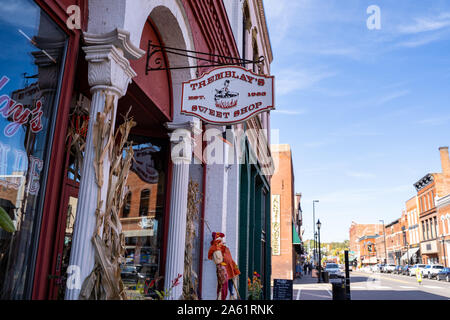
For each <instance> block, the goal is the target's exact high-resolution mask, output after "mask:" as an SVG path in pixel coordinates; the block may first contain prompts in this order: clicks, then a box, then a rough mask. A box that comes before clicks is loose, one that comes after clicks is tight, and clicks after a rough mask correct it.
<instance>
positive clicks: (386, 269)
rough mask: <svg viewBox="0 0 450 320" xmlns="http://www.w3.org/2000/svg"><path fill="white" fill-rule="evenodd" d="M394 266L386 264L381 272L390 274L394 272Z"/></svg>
mask: <svg viewBox="0 0 450 320" xmlns="http://www.w3.org/2000/svg"><path fill="white" fill-rule="evenodd" d="M395 267H396V266H395V264H387V265H385V266H384V269H383V272H384V273H392V272H393V271H394V270H395Z"/></svg>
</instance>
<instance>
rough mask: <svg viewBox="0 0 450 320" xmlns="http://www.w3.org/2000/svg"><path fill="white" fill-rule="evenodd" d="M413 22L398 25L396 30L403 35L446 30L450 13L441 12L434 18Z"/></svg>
mask: <svg viewBox="0 0 450 320" xmlns="http://www.w3.org/2000/svg"><path fill="white" fill-rule="evenodd" d="M414 20H415V23H414V24H410V25H400V26H398V28H397V30H398V31H399V32H400V33H404V34H416V33H423V32H429V31H436V30H440V29H443V28H447V27H449V26H450V12H443V13H440V14H439V16H435V17H425V18H423V17H422V18H415V19H414Z"/></svg>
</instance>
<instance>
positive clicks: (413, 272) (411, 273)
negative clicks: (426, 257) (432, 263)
mask: <svg viewBox="0 0 450 320" xmlns="http://www.w3.org/2000/svg"><path fill="white" fill-rule="evenodd" d="M426 266H427V265H426V264H415V265H413V266H412V267H411V268H410V269H409V276H410V277H414V276H415V275H416V269H419V270H420V272H421V273H422V274H423V270H424V269H425V267H426Z"/></svg>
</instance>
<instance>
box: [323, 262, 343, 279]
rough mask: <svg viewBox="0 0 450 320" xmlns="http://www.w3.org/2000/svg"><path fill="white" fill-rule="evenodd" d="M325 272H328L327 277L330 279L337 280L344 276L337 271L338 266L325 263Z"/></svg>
mask: <svg viewBox="0 0 450 320" xmlns="http://www.w3.org/2000/svg"><path fill="white" fill-rule="evenodd" d="M324 271H325V272H328V277H329V278H330V279H332V278H339V277H343V276H344V274H343V273H342V271H341V270H340V269H339V265H338V264H337V263H327V265H326V266H325V270H324Z"/></svg>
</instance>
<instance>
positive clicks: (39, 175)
mask: <svg viewBox="0 0 450 320" xmlns="http://www.w3.org/2000/svg"><path fill="white" fill-rule="evenodd" d="M0 28H1V30H2V32H1V33H0V42H1V43H2V47H3V50H2V54H1V55H0V70H1V71H0V72H1V74H0V206H1V207H2V208H3V209H4V210H5V211H6V213H7V216H8V217H9V219H10V220H11V221H12V223H13V224H14V229H15V231H13V232H8V231H6V230H4V229H2V228H0V298H1V299H25V298H30V296H31V289H32V282H33V270H34V259H35V254H36V249H37V244H38V238H39V227H40V219H41V216H42V206H43V201H44V190H45V184H46V176H47V172H48V161H49V151H50V147H51V145H50V143H51V137H52V134H53V128H54V121H55V115H56V113H57V107H58V106H57V101H58V96H59V89H60V79H61V76H62V72H61V71H62V68H63V61H64V57H65V51H66V42H67V36H66V35H65V34H64V33H63V32H62V31H61V30H60V29H59V28H58V27H57V25H56V24H55V23H54V22H53V21H52V20H51V19H50V18H49V17H48V16H47V15H46V14H45V13H44V12H43V11H42V10H41V9H40V8H39V7H38V6H37V5H36V4H35V3H34V2H33V1H31V0H20V1H3V0H1V1H0ZM5 218H6V219H8V218H7V217H2V219H5Z"/></svg>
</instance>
